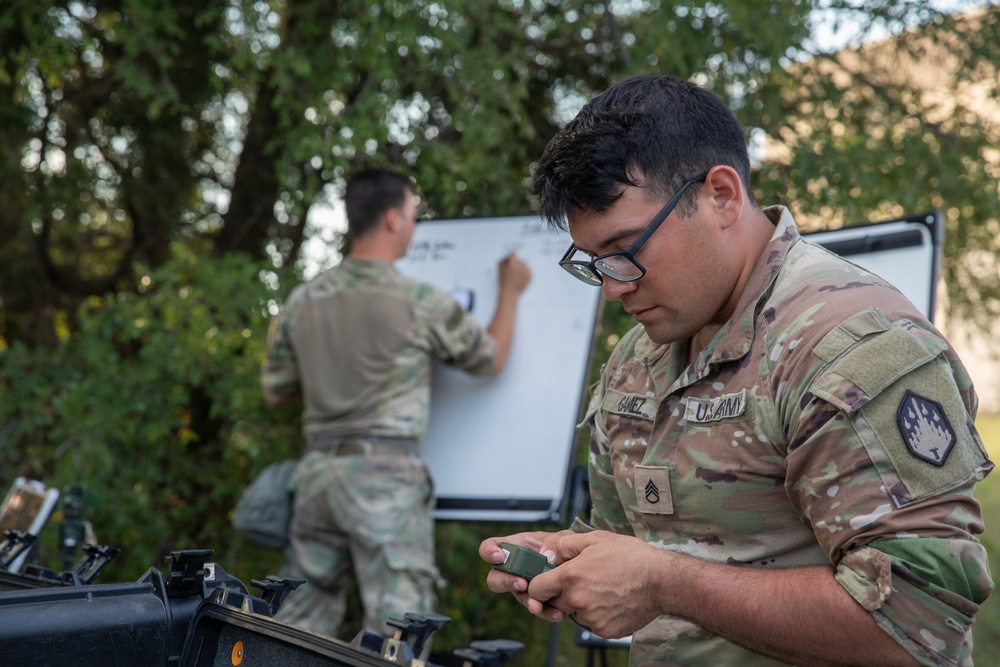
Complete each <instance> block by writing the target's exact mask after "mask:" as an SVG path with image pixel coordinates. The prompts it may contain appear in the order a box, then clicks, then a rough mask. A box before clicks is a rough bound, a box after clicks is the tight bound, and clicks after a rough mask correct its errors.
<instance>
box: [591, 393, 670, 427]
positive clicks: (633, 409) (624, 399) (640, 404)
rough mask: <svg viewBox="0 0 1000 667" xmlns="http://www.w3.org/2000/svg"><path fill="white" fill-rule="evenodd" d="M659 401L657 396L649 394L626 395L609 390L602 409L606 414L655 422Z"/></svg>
mask: <svg viewBox="0 0 1000 667" xmlns="http://www.w3.org/2000/svg"><path fill="white" fill-rule="evenodd" d="M658 405H659V401H658V400H657V399H656V397H655V396H649V395H647V394H626V393H625V392H621V391H615V390H614V389H609V390H608V391H607V393H606V394H605V395H604V402H603V403H602V405H601V407H602V408H603V409H604V410H605V411H606V412H611V413H614V414H617V415H626V416H628V417H636V418H637V419H645V420H646V421H653V420H654V419H656V408H657V406H658Z"/></svg>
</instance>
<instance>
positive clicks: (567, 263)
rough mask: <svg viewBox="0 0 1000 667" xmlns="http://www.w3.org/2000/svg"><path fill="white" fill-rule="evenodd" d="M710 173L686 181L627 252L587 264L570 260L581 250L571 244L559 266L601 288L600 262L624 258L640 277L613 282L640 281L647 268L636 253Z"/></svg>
mask: <svg viewBox="0 0 1000 667" xmlns="http://www.w3.org/2000/svg"><path fill="white" fill-rule="evenodd" d="M710 171H711V170H709V171H706V172H705V173H704V174H701V175H700V176H695V177H694V178H692V179H690V180H688V181H685V183H684V185H682V186H681V187H680V189H679V190H677V192H676V193H674V196H673V197H671V198H670V199H669V200H668V201H667V203H666V204H664V205H663V208H661V209H660V211H659V213H657V214H656V215H655V216H653V219H652V220H650V221H649V224H648V225H646V228H645V229H644V230H643V231H642V233H641V234H639V237H638V238H637V239H636V240H635V241H633V242H632V245H630V246H629V247H628V248H626V249H625V250H618V251H616V252H609V253H608V254H606V255H601V256H599V257H594V258H593V259H591V260H590V261H589V262H585V261H583V260H573V259H570V257H572V256H573V255H574V254H575V253H576V252H577V251H578V250H579V248H577V247H576V244H575V243H571V244H570V246H569V249H568V250H567V251H566V254H564V255H563V257H562V259H560V260H559V266H561V267H562V268H563V269H565V270H566V272H567V273H569V274H570V275H571V276H573V277H574V278H576V279H577V280H579V281H580V282H583V283H586V284H588V285H593V286H594V287H599V286H601V285H603V284H604V276H605V272H604V271H602V270H600V269H598V268H597V263H598V262H600V261H601V260H604V259H607V258H608V257H624V258H625V259H627V260H628V261H629V263H630V264H632V265H633V266H634V267H635V268H637V269H639V275H637V276H626V277H624V278H618V277H616V276H613V275H612V276H611V278H612V279H613V280H617V281H618V282H622V283H634V282H635V281H636V280H639V279H640V278H642V277H643V276H645V275H646V267H644V266H643V265H642V264H640V263H639V260H637V259H636V258H635V255H636V253H638V252H639V250H641V249H642V246H643V245H645V243H646V241H648V240H649V238H650V237H651V236H652V235H653V233H654V232H655V231H656V230H657V229H659V227H660V225H661V224H663V221H664V220H666V219H667V217H668V216H669V215H670V214H671V213H673V210H674V208H676V207H677V204H678V202H680V200H681V197H683V196H684V193H685V192H686V191H687V189H688V188H689V187H690V186H692V185H694V184H695V183H704V182H705V179H706V178H708V174H709V172H710ZM572 267H585V268H586V269H587V270H588V271H589V272H590V274H592V275H593V276H594V277H595V279H597V281H598V282H592V281H589V280H587V279H586V278H585V277H584V274H582V273H579V271H578V270H577V269H574V268H572ZM609 275H610V274H609Z"/></svg>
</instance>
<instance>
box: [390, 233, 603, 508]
mask: <svg viewBox="0 0 1000 667" xmlns="http://www.w3.org/2000/svg"><path fill="white" fill-rule="evenodd" d="M569 244H570V238H569V234H568V233H566V232H559V231H557V230H549V229H548V227H547V226H546V225H545V224H544V223H543V222H542V220H541V219H540V218H539V217H537V216H523V217H508V218H481V219H467V220H428V221H423V222H421V223H420V224H419V225H418V226H417V229H416V233H415V235H414V239H413V243H412V244H411V246H410V249H409V252H408V254H407V256H406V257H404V258H403V259H401V260H400V261H399V262H398V263H397V266H398V267H399V270H400V271H401V272H402V273H403V274H405V275H408V276H411V277H413V278H416V279H418V280H423V281H425V282H428V283H430V284H432V285H435V286H437V287H439V288H441V289H443V290H445V291H447V292H456V291H459V290H471V292H472V309H471V311H470V312H471V314H472V315H473V317H475V318H476V320H477V321H478V322H479V323H480V324H482V325H483V326H484V327H485V326H486V325H487V324H489V322H490V320H491V318H492V316H493V311H494V308H495V307H496V300H497V292H498V287H497V272H498V269H497V265H498V262H499V261H500V260H501V259H502V258H503V257H505V256H506V255H507V254H508V253H509V252H511V251H514V252H516V253H517V255H518V257H520V258H521V259H522V260H523V261H524V262H526V263H527V264H528V266H530V267H531V271H532V278H531V283H530V284H529V285H528V288H527V289H526V290H525V291H524V293H523V294H522V295H521V298H520V302H519V304H518V312H517V320H516V324H515V332H514V341H513V345H512V347H511V352H510V356H509V358H508V360H507V366H506V367H505V368H504V370H503V371H502V372H501V373H500V375H498V376H496V377H491V378H474V377H470V376H468V375H466V374H464V373H462V372H460V371H455V370H453V369H450V368H447V367H445V366H444V365H441V364H438V365H437V366H436V367H435V372H434V379H433V385H432V394H431V396H432V398H431V418H430V426H429V429H428V433H427V436H426V438H425V439H424V442H423V443H422V445H421V448H420V456H421V458H422V459H423V460H424V461H425V462H426V463H427V466H428V468H429V469H430V472H431V476H432V477H433V480H434V485H435V493H436V495H437V499H438V505H437V511H436V517H437V518H439V519H454V520H477V521H526V522H531V521H554V520H557V519H558V518H559V512H560V508H561V505H562V503H563V498H564V496H565V494H566V484H567V479H568V473H569V468H570V465H571V458H572V455H573V442H574V439H575V425H576V421H577V418H578V417H579V414H580V404H581V400H582V397H583V393H584V385H585V383H586V381H587V371H588V368H587V366H588V361H589V355H590V348H591V341H592V338H593V333H594V324H595V321H596V318H597V313H598V307H599V303H600V298H601V291H600V290H599V289H597V288H595V287H591V286H589V285H584V284H583V283H581V282H579V281H577V280H574V279H573V278H572V277H571V276H570V275H569V274H567V273H566V272H565V271H564V270H563V269H561V268H560V267H559V265H558V261H559V259H560V258H561V257H562V255H563V253H564V252H565V251H566V248H567V247H568V246H569Z"/></svg>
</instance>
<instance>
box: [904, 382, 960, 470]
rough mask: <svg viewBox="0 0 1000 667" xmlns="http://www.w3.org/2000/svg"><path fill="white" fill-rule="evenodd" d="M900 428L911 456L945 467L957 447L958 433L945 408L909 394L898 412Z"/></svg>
mask: <svg viewBox="0 0 1000 667" xmlns="http://www.w3.org/2000/svg"><path fill="white" fill-rule="evenodd" d="M896 424H897V426H899V432H900V434H901V435H902V436H903V442H904V443H905V444H906V448H907V449H909V450H910V453H911V454H913V455H914V456H916V457H917V458H918V459H922V460H924V461H927V462H928V463H931V464H933V465H936V466H938V467H941V466H943V465H944V462H945V460H946V459H947V458H948V454H949V453H951V448H952V447H953V446H954V445H955V431H954V429H952V427H951V423H950V422H949V421H948V417H947V416H945V414H944V409H942V407H941V404H940V403H938V402H937V401H932V400H931V399H929V398H924V397H923V396H921V395H920V394H915V393H913V392H912V391H907V392H906V394H905V395H904V396H903V400H902V401H900V402H899V409H898V410H897V411H896Z"/></svg>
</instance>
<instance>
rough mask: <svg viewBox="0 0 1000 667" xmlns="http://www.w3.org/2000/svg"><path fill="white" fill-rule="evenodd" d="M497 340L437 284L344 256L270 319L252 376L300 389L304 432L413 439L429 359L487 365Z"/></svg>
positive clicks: (467, 366)
mask: <svg viewBox="0 0 1000 667" xmlns="http://www.w3.org/2000/svg"><path fill="white" fill-rule="evenodd" d="M495 358H496V344H495V342H494V341H493V339H492V338H491V337H490V336H489V335H488V334H487V333H486V332H485V331H484V330H483V329H482V328H481V327H480V326H479V324H478V323H477V322H476V321H475V320H474V319H473V318H472V316H470V315H469V314H468V313H466V312H465V311H464V310H462V308H461V307H459V305H458V304H457V303H455V301H454V299H452V298H451V297H450V296H449V295H448V294H446V293H445V292H443V291H441V290H439V289H437V288H435V287H432V286H430V285H427V284H425V283H421V282H417V281H415V280H412V279H410V278H407V277H406V276H404V275H402V274H401V273H400V272H399V271H398V270H397V269H396V268H395V267H394V266H393V265H392V264H389V263H386V262H379V261H369V260H359V259H354V258H351V257H348V258H346V259H344V261H343V262H342V263H341V264H340V266H338V267H336V268H334V269H331V270H329V271H326V272H325V273H323V274H321V275H319V276H317V277H316V278H314V279H313V280H311V281H309V282H307V283H304V284H302V285H299V286H297V287H296V288H295V289H294V290H292V293H291V294H290V295H289V297H288V301H287V303H286V304H285V307H284V309H283V310H282V312H281V313H280V314H279V316H278V318H277V319H276V321H275V322H274V323H273V325H272V330H271V335H270V337H269V340H268V346H267V353H266V358H265V360H264V365H263V367H262V369H261V386H262V387H263V388H264V390H265V391H268V392H271V393H273V394H276V395H279V396H294V395H298V394H299V393H301V394H302V398H303V404H304V405H303V413H302V422H303V430H304V432H305V435H306V437H307V438H322V437H338V436H346V435H367V436H380V437H402V438H415V439H418V440H419V439H420V438H422V437H423V436H424V434H425V433H426V431H427V421H428V417H429V412H430V390H431V387H430V385H431V361H432V359H439V360H441V361H442V362H444V363H446V364H449V365H451V366H455V367H457V368H460V369H463V370H465V371H467V372H469V373H472V374H475V375H488V374H489V373H490V372H491V371H492V369H493V362H494V359H495Z"/></svg>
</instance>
